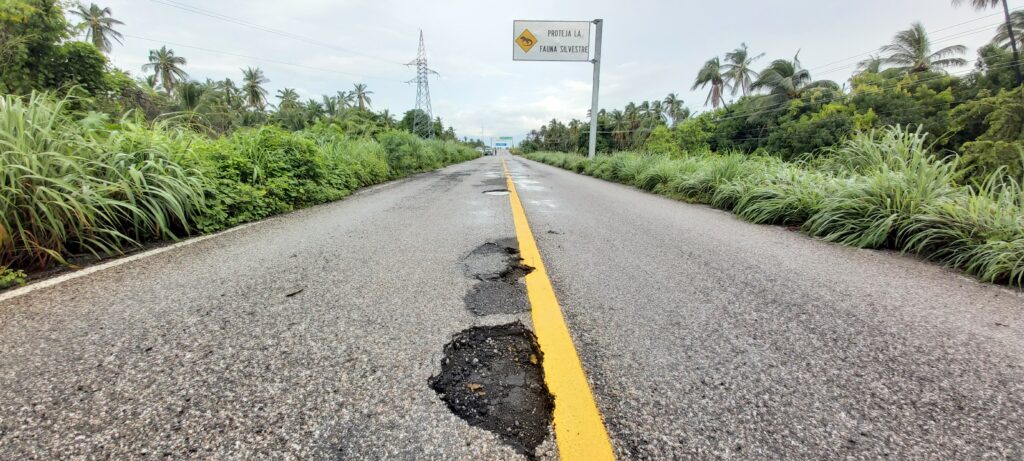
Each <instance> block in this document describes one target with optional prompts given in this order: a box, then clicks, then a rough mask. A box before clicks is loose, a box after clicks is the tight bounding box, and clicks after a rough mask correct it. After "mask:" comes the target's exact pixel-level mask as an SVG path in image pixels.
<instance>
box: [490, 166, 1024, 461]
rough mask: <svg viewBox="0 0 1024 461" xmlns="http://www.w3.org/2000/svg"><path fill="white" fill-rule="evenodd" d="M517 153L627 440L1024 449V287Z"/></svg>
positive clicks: (857, 452)
mask: <svg viewBox="0 0 1024 461" xmlns="http://www.w3.org/2000/svg"><path fill="white" fill-rule="evenodd" d="M508 163H509V169H510V170H511V173H512V175H513V178H514V180H515V182H516V188H517V190H518V192H519V195H520V197H521V198H522V201H523V205H524V207H525V208H526V212H527V214H528V215H529V219H530V225H531V227H532V228H533V230H534V234H535V236H536V237H537V239H538V245H539V247H540V250H541V254H542V255H543V256H544V260H545V265H546V267H547V270H548V273H549V276H550V277H551V279H552V281H553V283H554V287H555V291H556V292H557V294H558V296H559V301H560V302H561V304H562V308H563V310H564V311H565V314H566V317H567V322H568V325H569V329H570V331H572V333H573V336H574V338H575V341H576V343H577V348H578V350H579V352H580V355H581V359H582V361H583V364H584V367H585V369H586V370H587V373H588V377H589V378H590V380H591V382H592V384H593V388H594V393H595V397H596V399H597V403H598V407H599V408H600V409H601V411H602V413H603V416H604V418H605V421H606V424H607V426H608V430H609V433H610V436H611V437H612V442H613V444H614V445H615V449H616V451H617V454H618V455H619V457H620V458H622V459H708V458H711V459H714V458H736V459H808V460H818V459H879V458H887V459H982V458H990V459H1022V458H1024V437H1022V434H1024V297H1022V294H1021V293H1020V292H1019V291H1015V290H1010V289H1006V288H1002V287H998V286H994V285H987V284H982V283H978V282H977V281H975V280H973V279H970V278H967V277H965V276H963V275H961V274H958V273H956V272H953V271H950V270H946V269H943V268H941V267H939V266H936V265H934V264H931V263H927V262H922V261H919V260H917V259H915V258H913V257H909V256H901V255H899V254H895V253H890V252H880V251H873V250H858V249H854V248H849V247H842V246H839V245H835V244H830V243H826V242H822V241H819V240H815V239H812V238H810V237H807V236H806V235H803V234H800V233H797V232H793V231H790V230H787V229H785V228H783V227H774V226H758V225H753V224H749V223H746V222H743V221H741V220H739V219H737V218H735V217H734V216H732V215H730V214H728V213H726V212H722V211H718V210H714V209H711V208H708V207H704V206H698V205H690V204H685V203H681V202H677V201H673V200H669V199H666V198H663V197H659V196H655V195H652V194H647V193H644V192H641V191H638V190H635V189H632V188H629V187H626V186H622V185H618V184H613V183H609V182H605V181H601V180H598V179H594V178H589V177H585V176H581V175H577V174H575V173H571V172H568V171H564V170H560V169H557V168H554V167H550V166H546V165H542V164H539V163H536V162H531V161H528V160H524V159H510V160H509V162H508Z"/></svg>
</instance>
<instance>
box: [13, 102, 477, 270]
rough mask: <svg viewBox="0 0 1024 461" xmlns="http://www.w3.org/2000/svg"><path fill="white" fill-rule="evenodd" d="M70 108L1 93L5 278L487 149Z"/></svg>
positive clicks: (395, 135) (321, 127) (332, 196)
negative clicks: (204, 126) (191, 123)
mask: <svg viewBox="0 0 1024 461" xmlns="http://www.w3.org/2000/svg"><path fill="white" fill-rule="evenodd" d="M74 103H75V101H74V100H68V99H63V100H59V99H55V98H53V97H52V96H49V95H46V94H42V93H36V94H33V95H31V96H30V97H27V98H20V97H17V96H4V97H2V99H0V153H2V155H0V164H2V165H0V166H2V171H3V176H2V178H0V283H3V284H7V285H9V284H13V283H17V282H19V281H20V279H21V278H22V277H23V272H21V270H22V269H38V268H44V267H47V266H50V265H53V264H59V263H64V262H65V261H66V259H67V258H68V257H69V256H71V255H76V254H81V253H92V254H95V255H99V256H102V255H110V254H117V253H119V252H121V251H123V250H125V249H128V248H131V247H136V246H138V245H140V244H141V243H143V242H149V241H155V240H163V239H174V238H179V237H182V236H185V235H189V234H195V233H209V232H215V231H218V230H221V229H225V228H228V227H231V226H234V225H237V224H240V223H244V222H248V221H253V220H258V219H261V218H265V217H267V216H271V215H274V214H278V213H283V212H287V211H290V210H294V209H297V208H302V207H307V206H310V205H315V204H318V203H324V202H328V201H331V200H337V199H340V198H342V197H345V196H346V195H348V194H350V193H351V192H352V191H354V190H356V189H358V188H360V187H364V186H368V185H372V184H377V183H380V182H384V181H387V180H391V179H396V178H401V177H403V176H407V175H409V174H412V173H416V172H421V171H427V170H432V169H436V168H439V167H442V166H445V165H448V164H452V163H456V162H461V161H465V160H469V159H472V158H476V157H477V156H478V155H479V154H477V153H476V152H475V151H473V150H472V149H471V148H468V147H466V146H463V145H460V144H458V143H455V142H453V141H429V140H422V139H420V138H419V137H417V136H415V135H413V134H411V133H408V132H403V131H386V132H383V133H381V134H379V135H377V137H376V139H373V138H360V139H356V138H351V137H348V136H346V135H345V134H344V132H343V131H342V130H341V129H340V128H338V127H337V126H333V125H329V124H318V125H315V126H313V127H311V128H308V129H306V130H303V131H298V132H289V131H285V130H282V129H280V128H276V127H272V126H264V127H260V128H254V129H242V130H239V131H236V132H235V133H233V134H232V135H230V136H227V137H221V138H210V137H208V136H205V135H201V134H197V133H196V132H195V131H194V130H190V129H188V128H187V126H185V124H183V123H177V122H176V121H175V120H173V119H172V120H171V121H164V122H158V123H155V124H153V125H150V124H146V123H139V122H136V121H134V120H132V119H125V120H120V121H117V122H109V121H107V120H106V119H105V118H104V117H99V116H95V115H96V114H85V115H74V114H75V111H72V110H69V107H68V106H69V105H73V104H74Z"/></svg>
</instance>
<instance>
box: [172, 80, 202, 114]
mask: <svg viewBox="0 0 1024 461" xmlns="http://www.w3.org/2000/svg"><path fill="white" fill-rule="evenodd" d="M206 90H207V87H206V86H203V84H201V83H199V82H189V81H186V82H181V84H180V85H178V90H177V91H175V94H176V95H177V96H178V103H179V104H181V108H182V109H183V110H184V111H185V112H190V113H194V112H196V111H197V110H199V107H200V106H202V105H203V95H204V94H206Z"/></svg>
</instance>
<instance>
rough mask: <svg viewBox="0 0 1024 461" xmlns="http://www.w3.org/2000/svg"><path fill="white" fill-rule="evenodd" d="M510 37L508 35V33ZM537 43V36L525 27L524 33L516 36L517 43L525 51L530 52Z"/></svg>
mask: <svg viewBox="0 0 1024 461" xmlns="http://www.w3.org/2000/svg"><path fill="white" fill-rule="evenodd" d="M506 37H508V35H506ZM536 44H537V37H535V36H534V35H533V33H531V32H530V29H523V33H521V34H519V36H518V37H516V45H519V48H522V49H523V53H529V52H530V48H533V45H536Z"/></svg>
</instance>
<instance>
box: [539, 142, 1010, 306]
mask: <svg viewBox="0 0 1024 461" xmlns="http://www.w3.org/2000/svg"><path fill="white" fill-rule="evenodd" d="M925 139H926V138H925V135H924V134H923V133H921V132H920V131H917V132H913V131H908V130H905V129H902V128H900V127H890V128H887V129H884V130H878V131H872V132H866V133H859V134H856V135H854V136H853V137H851V138H850V139H849V140H848V141H846V142H844V143H842V144H840V145H838V146H835V147H833V148H831V149H827V150H826V151H825V152H824V153H823V154H821V155H817V156H815V157H814V158H809V159H808V160H806V161H797V162H783V161H781V160H779V159H776V158H772V157H759V156H748V155H742V154H715V153H710V152H697V153H690V154H686V155H682V156H676V157H668V156H661V155H644V154H636V153H619V154H614V155H604V156H599V157H597V158H596V159H594V160H587V159H586V158H584V157H582V156H579V155H572V154H559V153H551V152H543V153H534V154H528V155H527V157H528V158H531V159H534V160H538V161H541V162H544V163H548V164H552V165H555V166H562V167H564V168H570V169H573V170H574V171H579V172H583V173H585V174H588V175H591V176H595V177H598V178H602V179H607V180H611V181H617V182H621V183H624V184H629V185H632V186H635V187H638V188H640V189H644V190H648V191H652V192H655V193H659V194H663V195H666V196H669V197H672V198H675V199H678V200H685V201H688V202H694V203H703V204H708V205H712V206H715V207H718V208H722V209H726V210H731V211H732V212H733V213H735V214H736V215H737V216H739V217H740V218H742V219H745V220H748V221H751V222H754V223H764V224H785V225H792V226H800V227H801V229H802V230H804V231H805V232H807V233H809V234H811V235H815V236H818V237H821V238H823V239H825V240H829V241H833V242H838V243H843V244H846V245H852V246H857V247H861V248H888V249H894V250H898V251H902V252H907V253H913V254H917V255H919V256H921V257H924V258H927V259H930V260H933V261H937V262H940V263H943V264H945V265H948V266H950V267H955V268H958V269H961V270H963V271H965V272H968V273H970V274H973V275H975V276H977V277H978V278H980V279H981V280H983V281H988V282H995V283H1005V284H1010V285H1013V286H1018V287H1020V286H1022V285H1024V190H1022V189H1024V188H1022V186H1021V182H1020V181H1019V180H1018V179H1013V178H1009V175H1008V174H1007V171H1006V170H1005V169H998V170H997V171H995V172H994V173H992V174H991V176H989V178H988V180H986V181H985V182H983V183H982V184H971V185H963V184H961V183H962V181H963V178H964V177H965V173H966V171H965V170H964V169H962V168H961V167H960V165H959V164H958V162H957V160H956V159H955V158H940V157H937V156H935V155H934V154H932V153H930V152H929V149H928V146H927V145H926V142H925Z"/></svg>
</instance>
